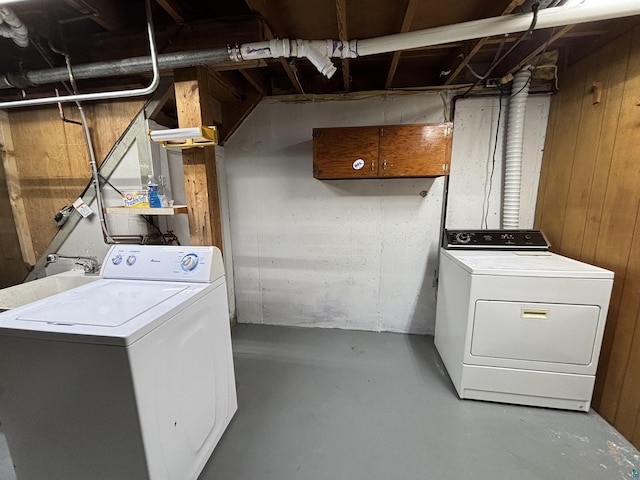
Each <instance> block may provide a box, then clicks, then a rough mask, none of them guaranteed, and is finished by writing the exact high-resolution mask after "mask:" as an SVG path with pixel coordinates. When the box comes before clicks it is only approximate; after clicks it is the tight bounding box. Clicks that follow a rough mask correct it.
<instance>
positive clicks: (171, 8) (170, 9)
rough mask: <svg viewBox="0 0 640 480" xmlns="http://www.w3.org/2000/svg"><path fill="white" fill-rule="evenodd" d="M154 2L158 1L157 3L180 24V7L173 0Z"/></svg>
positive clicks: (181, 22) (181, 18)
mask: <svg viewBox="0 0 640 480" xmlns="http://www.w3.org/2000/svg"><path fill="white" fill-rule="evenodd" d="M156 2H158V5H160V6H161V7H162V8H163V9H164V11H165V12H167V13H168V14H169V16H170V17H171V18H173V21H174V22H176V23H177V24H178V25H182V24H183V23H184V17H183V16H182V9H181V8H180V5H179V4H178V3H177V2H176V1H175V0H156Z"/></svg>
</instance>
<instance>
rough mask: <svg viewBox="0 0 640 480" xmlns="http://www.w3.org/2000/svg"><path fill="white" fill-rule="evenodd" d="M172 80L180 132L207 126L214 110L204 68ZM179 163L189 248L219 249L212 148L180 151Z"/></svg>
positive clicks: (184, 71) (179, 73)
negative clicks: (182, 180) (183, 190)
mask: <svg viewBox="0 0 640 480" xmlns="http://www.w3.org/2000/svg"><path fill="white" fill-rule="evenodd" d="M174 78H175V90H176V108H177V110H178V125H179V126H180V127H183V128H187V127H194V126H199V125H210V124H211V123H212V120H213V109H212V108H211V102H210V99H209V95H208V91H209V87H208V82H209V73H208V71H207V70H206V69H205V68H203V67H191V68H185V69H180V70H176V71H175V73H174ZM182 162H183V168H184V180H185V190H186V197H187V206H188V207H189V213H188V217H189V231H190V234H191V244H192V245H214V246H216V247H219V248H220V249H222V248H223V245H222V227H221V224H222V223H221V220H220V201H219V198H218V174H217V170H216V155H215V148H213V147H205V148H191V149H187V150H183V151H182Z"/></svg>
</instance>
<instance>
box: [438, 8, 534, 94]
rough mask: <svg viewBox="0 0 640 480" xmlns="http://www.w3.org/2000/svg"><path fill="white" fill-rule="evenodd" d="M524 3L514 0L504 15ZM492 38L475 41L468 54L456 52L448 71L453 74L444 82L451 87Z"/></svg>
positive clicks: (460, 51) (462, 51)
mask: <svg viewBox="0 0 640 480" xmlns="http://www.w3.org/2000/svg"><path fill="white" fill-rule="evenodd" d="M523 3H524V0H512V1H511V3H509V5H507V8H505V9H504V11H503V12H502V15H509V14H510V13H511V12H513V11H514V10H515V9H516V8H518V7H519V6H520V5H522V4H523ZM490 38H491V37H485V38H481V39H480V40H476V41H474V42H473V43H472V46H471V48H470V49H469V51H468V52H465V51H464V50H459V51H457V52H456V54H455V56H454V59H453V62H452V64H453V65H452V67H451V68H449V69H447V71H449V70H450V71H451V73H450V74H449V76H448V78H447V80H446V81H445V82H444V84H445V85H451V84H452V83H453V82H454V80H455V79H456V78H457V76H458V75H460V72H462V69H463V68H464V67H466V66H467V65H468V64H469V62H471V60H472V59H473V57H475V56H476V55H477V53H478V52H479V51H480V50H481V49H482V47H484V45H485V44H486V43H487V42H488V41H489V39H490ZM455 64H457V65H455Z"/></svg>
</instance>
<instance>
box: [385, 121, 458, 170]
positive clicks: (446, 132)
mask: <svg viewBox="0 0 640 480" xmlns="http://www.w3.org/2000/svg"><path fill="white" fill-rule="evenodd" d="M452 125H453V124H451V123H438V124H427V125H390V126H385V127H381V128H380V176H381V177H432V176H437V175H449V164H450V162H451V138H452V136H453V135H452V133H453V129H452Z"/></svg>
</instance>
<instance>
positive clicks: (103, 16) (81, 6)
mask: <svg viewBox="0 0 640 480" xmlns="http://www.w3.org/2000/svg"><path fill="white" fill-rule="evenodd" d="M65 2H66V3H67V4H68V5H70V6H71V7H73V8H74V9H75V10H77V11H78V13H80V14H82V15H87V16H88V17H89V18H91V20H93V21H94V22H96V23H97V24H98V25H100V26H101V27H103V28H105V29H106V30H109V31H112V32H113V31H117V30H124V29H125V28H127V26H128V25H129V23H130V22H129V21H128V19H127V17H126V15H125V12H124V11H123V10H121V9H118V8H114V6H113V4H112V2H110V0H90V1H89V0H65Z"/></svg>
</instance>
